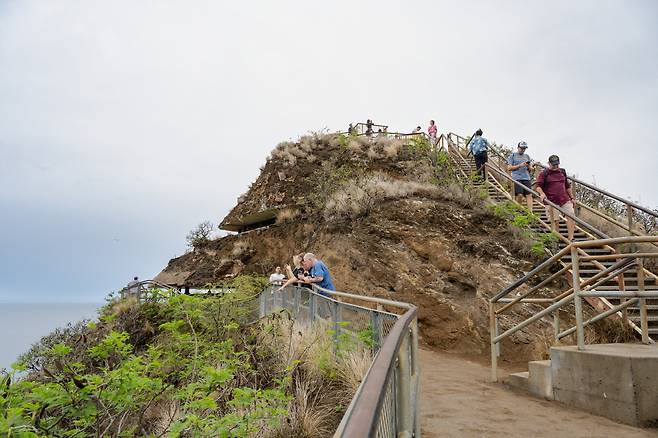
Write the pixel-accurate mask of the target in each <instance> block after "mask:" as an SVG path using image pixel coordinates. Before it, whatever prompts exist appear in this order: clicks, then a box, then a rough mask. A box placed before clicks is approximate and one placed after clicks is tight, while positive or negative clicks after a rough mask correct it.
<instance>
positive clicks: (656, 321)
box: [447, 133, 658, 336]
mask: <svg viewBox="0 0 658 438" xmlns="http://www.w3.org/2000/svg"><path fill="white" fill-rule="evenodd" d="M447 139H448V147H447V151H448V153H449V156H450V159H451V161H452V163H453V165H454V166H455V167H456V169H457V176H458V177H459V178H460V179H461V180H462V181H465V182H468V183H469V184H473V185H475V186H479V187H481V188H482V189H483V190H486V191H487V194H488V196H489V198H490V200H491V201H492V202H505V201H512V202H515V200H514V197H513V196H512V193H513V192H512V191H513V184H514V181H513V180H512V178H511V176H510V175H509V173H508V171H507V168H506V157H504V156H502V155H501V154H500V153H499V152H498V151H496V150H495V149H494V148H491V149H490V159H489V162H488V163H487V166H486V170H487V178H486V181H483V180H479V179H474V178H473V175H474V174H475V170H476V169H475V163H474V160H473V159H472V158H471V157H469V156H468V151H467V149H466V146H467V139H466V138H464V137H461V136H459V135H457V134H454V133H450V134H448V135H447ZM572 184H584V183H582V182H580V181H578V180H575V181H572ZM592 188H593V189H595V190H598V189H596V188H594V187H593V186H592ZM527 189H529V190H530V191H531V193H533V195H534V196H533V198H534V199H533V213H535V214H536V215H537V217H538V218H539V219H538V221H537V223H535V224H533V225H532V227H533V229H534V230H535V231H538V232H545V233H549V232H551V231H552V226H551V222H550V218H549V216H548V213H547V211H546V207H545V206H544V205H543V204H541V203H540V202H539V199H538V194H537V193H536V192H535V191H534V190H532V189H531V188H529V187H528V188H527ZM603 195H606V196H607V192H602V196H603ZM613 196H614V195H613ZM546 202H547V204H548V205H551V206H553V207H554V208H556V209H557V210H558V211H559V212H560V213H561V216H563V217H562V218H560V219H559V230H558V233H556V234H557V236H558V239H559V242H558V245H557V249H558V250H559V249H560V248H564V247H566V246H567V245H568V244H569V243H570V242H569V241H568V240H567V238H566V237H565V236H566V234H567V233H566V220H565V219H564V218H566V217H570V218H571V219H573V221H574V222H575V234H574V241H575V242H586V241H590V242H591V241H598V242H599V243H598V244H588V245H587V246H582V247H577V252H578V254H579V256H581V257H589V256H608V257H610V258H608V259H601V258H599V259H596V258H594V259H586V260H584V262H583V266H582V267H581V269H580V270H579V280H580V281H586V280H590V279H592V278H595V277H597V276H598V275H600V274H601V272H604V271H605V270H606V269H607V268H609V267H610V266H611V265H612V264H613V263H614V257H613V255H614V254H616V253H617V250H616V249H615V248H614V247H613V246H611V245H609V244H607V243H605V242H604V241H601V240H598V239H608V238H609V237H610V236H608V235H606V234H605V233H604V232H602V231H601V230H599V229H597V228H596V227H595V226H594V225H592V224H590V223H588V222H587V221H585V220H584V219H583V218H582V217H579V216H578V215H572V214H571V213H569V212H566V211H564V210H562V209H561V208H560V207H559V206H557V205H555V204H553V203H551V202H550V201H548V200H547V201H546ZM628 202H629V203H630V201H628ZM581 205H582V204H581ZM629 205H631V207H629V208H636V207H637V208H641V209H642V212H644V213H645V214H655V213H652V212H651V211H650V210H648V209H645V208H643V207H639V206H636V205H635V204H633V203H630V204H629ZM588 209H589V210H596V209H594V208H593V207H588ZM599 213H600V214H599V215H598V216H599V217H602V218H603V219H604V220H608V219H606V217H607V215H606V214H605V213H603V212H599ZM629 217H632V215H631V216H629ZM656 217H657V218H658V215H656ZM609 219H610V220H611V221H614V222H610V223H612V224H614V225H617V226H618V224H617V223H618V221H616V220H614V219H612V218H609ZM630 229H633V228H632V226H631V227H630ZM633 234H637V231H636V232H635V233H633ZM645 243H646V244H650V245H654V243H653V242H645ZM555 254H556V251H554V250H552V249H551V248H547V255H549V256H554V255H555ZM571 257H572V256H571V254H570V253H569V252H566V253H561V255H560V257H558V258H556V262H557V263H558V264H559V265H560V266H559V269H558V273H559V275H564V276H565V278H566V279H567V281H569V282H570V283H571V282H572V275H571ZM639 271H642V273H641V275H642V276H643V277H644V281H645V286H644V287H645V288H646V289H648V290H653V289H656V290H658V276H656V275H655V274H654V273H653V272H651V271H649V270H647V269H645V268H644V267H637V266H636V267H634V268H633V269H630V270H627V271H624V272H622V273H619V274H618V275H616V276H614V277H611V278H608V279H607V280H606V282H605V283H603V284H600V285H599V290H601V291H605V290H618V289H621V290H636V289H637V287H638V281H639V276H640V272H639ZM556 277H557V275H556V276H554V277H552V278H556ZM597 278H599V277H597ZM547 283H548V282H545V283H542V285H545V284H547ZM585 299H586V301H587V302H588V303H589V304H591V305H592V306H593V307H595V308H596V309H597V310H598V311H599V312H606V311H609V310H610V309H612V308H614V307H615V306H616V305H618V304H620V300H619V298H617V297H606V296H603V295H600V296H586V297H585ZM647 309H648V312H649V318H648V321H649V328H648V332H649V334H650V335H653V336H658V299H652V300H650V301H649V303H648V307H647ZM640 313H641V309H640V308H639V306H637V305H633V306H628V307H624V309H623V311H620V312H618V316H620V317H622V318H624V320H625V321H627V322H628V324H629V325H630V326H631V327H632V328H633V329H634V330H635V331H636V332H637V333H641V332H642V329H641V327H640V319H641V314H640Z"/></svg>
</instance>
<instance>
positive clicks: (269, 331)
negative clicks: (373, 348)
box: [262, 316, 373, 438]
mask: <svg viewBox="0 0 658 438" xmlns="http://www.w3.org/2000/svg"><path fill="white" fill-rule="evenodd" d="M265 324H266V326H265V327H264V328H263V331H262V332H263V335H262V336H263V339H262V341H263V342H270V343H271V345H272V347H273V348H274V350H275V351H276V352H277V356H276V357H277V360H278V365H277V366H278V367H280V369H281V370H284V369H286V368H293V379H292V382H291V390H292V393H293V395H294V399H293V400H292V401H291V402H290V405H289V406H288V410H289V416H288V418H287V419H286V421H285V422H283V423H282V424H281V425H280V426H279V427H278V428H277V429H275V430H272V431H269V433H268V435H269V436H274V437H292V436H294V437H313V438H315V437H318V438H319V437H329V436H331V434H332V433H333V431H334V430H335V427H336V425H337V423H338V421H340V418H341V417H342V412H340V411H336V407H337V406H342V407H347V405H348V404H349V403H350V402H351V400H352V398H353V397H354V394H355V392H356V390H357V388H358V387H359V385H360V384H361V380H362V379H363V377H364V376H365V374H366V372H367V371H368V369H369V367H370V364H371V363H372V360H373V358H372V354H371V353H370V350H369V349H367V348H365V347H364V346H362V345H360V346H359V345H355V346H354V348H350V349H347V350H346V351H342V352H341V353H340V354H338V355H335V354H333V351H334V344H333V339H332V336H331V334H330V332H329V330H330V328H331V325H330V324H328V323H326V322H324V321H316V322H314V323H313V325H302V324H299V323H296V322H295V321H292V320H290V319H288V318H287V317H286V316H283V317H281V316H279V317H274V318H273V319H271V320H269V321H268V322H267V323H265Z"/></svg>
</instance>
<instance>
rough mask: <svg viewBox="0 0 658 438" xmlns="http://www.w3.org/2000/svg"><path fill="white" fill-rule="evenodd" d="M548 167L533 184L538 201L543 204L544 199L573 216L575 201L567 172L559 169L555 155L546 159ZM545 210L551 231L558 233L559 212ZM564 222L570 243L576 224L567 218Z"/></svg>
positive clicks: (558, 158) (558, 159) (551, 209)
mask: <svg viewBox="0 0 658 438" xmlns="http://www.w3.org/2000/svg"><path fill="white" fill-rule="evenodd" d="M548 166H549V167H548V168H547V169H544V170H543V171H542V172H540V173H539V175H538V176H537V182H535V190H536V191H537V193H539V200H540V201H541V202H544V200H545V199H548V200H549V201H551V202H552V203H553V204H555V205H558V206H559V207H560V208H561V209H562V210H564V211H566V212H567V213H570V214H571V215H574V214H575V210H574V204H575V202H576V201H575V200H574V197H573V193H572V191H571V184H570V183H569V178H567V172H566V170H564V169H562V168H560V157H558V156H557V155H551V156H550V157H548ZM546 209H547V210H548V216H549V217H550V219H551V224H552V225H553V231H555V232H556V233H559V232H560V229H559V227H558V221H559V219H560V212H559V211H557V210H556V209H555V208H553V207H552V206H546ZM565 220H566V222H567V239H568V240H569V241H570V242H571V241H573V235H574V230H575V228H576V224H575V222H574V220H573V219H572V218H571V217H569V216H567V217H565Z"/></svg>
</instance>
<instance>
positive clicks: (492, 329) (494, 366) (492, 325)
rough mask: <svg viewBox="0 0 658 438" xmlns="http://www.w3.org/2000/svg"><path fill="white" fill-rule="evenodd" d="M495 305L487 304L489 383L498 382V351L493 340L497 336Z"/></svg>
mask: <svg viewBox="0 0 658 438" xmlns="http://www.w3.org/2000/svg"><path fill="white" fill-rule="evenodd" d="M495 305H496V304H495V303H492V302H489V333H490V334H491V345H490V348H491V381H492V382H497V381H498V351H497V347H496V342H495V341H494V339H496V337H497V336H498V330H497V329H498V324H496V309H495Z"/></svg>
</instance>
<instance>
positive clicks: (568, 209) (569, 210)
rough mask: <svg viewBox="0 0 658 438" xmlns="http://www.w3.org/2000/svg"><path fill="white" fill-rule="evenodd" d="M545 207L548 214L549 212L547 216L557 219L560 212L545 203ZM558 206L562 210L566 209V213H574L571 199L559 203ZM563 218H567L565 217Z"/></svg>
mask: <svg viewBox="0 0 658 438" xmlns="http://www.w3.org/2000/svg"><path fill="white" fill-rule="evenodd" d="M546 208H547V209H548V214H549V216H550V217H551V219H552V220H558V218H559V217H560V215H561V214H562V213H560V212H559V211H558V210H557V209H556V208H555V207H553V206H550V205H547V206H546ZM560 208H561V209H562V210H564V211H566V212H567V213H571V214H572V215H573V216H575V215H576V211H575V210H574V208H573V202H571V201H569V202H567V203H566V204H563V205H560ZM565 219H567V218H565ZM569 219H570V218H569Z"/></svg>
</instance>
